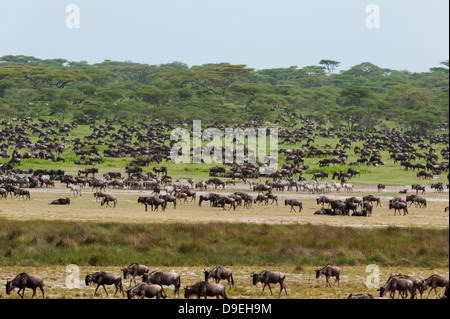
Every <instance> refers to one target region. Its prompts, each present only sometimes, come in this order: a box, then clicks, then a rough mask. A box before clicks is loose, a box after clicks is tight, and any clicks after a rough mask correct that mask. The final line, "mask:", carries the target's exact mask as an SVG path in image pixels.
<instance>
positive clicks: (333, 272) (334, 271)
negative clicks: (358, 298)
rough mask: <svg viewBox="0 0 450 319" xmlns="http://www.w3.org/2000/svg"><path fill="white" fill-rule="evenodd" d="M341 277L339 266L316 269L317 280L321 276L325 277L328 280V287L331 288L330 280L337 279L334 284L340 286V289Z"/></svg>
mask: <svg viewBox="0 0 450 319" xmlns="http://www.w3.org/2000/svg"><path fill="white" fill-rule="evenodd" d="M340 275H341V270H340V269H339V267H337V266H331V265H326V266H325V267H323V268H318V269H316V278H317V279H318V278H320V277H321V276H325V277H326V279H327V282H326V287H328V286H330V287H331V284H330V278H331V277H336V279H335V281H334V284H336V282H337V284H338V287H339V276H340Z"/></svg>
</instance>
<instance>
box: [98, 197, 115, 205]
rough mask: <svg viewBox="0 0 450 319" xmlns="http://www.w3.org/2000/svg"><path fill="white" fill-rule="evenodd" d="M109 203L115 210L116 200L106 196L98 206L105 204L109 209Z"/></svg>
mask: <svg viewBox="0 0 450 319" xmlns="http://www.w3.org/2000/svg"><path fill="white" fill-rule="evenodd" d="M110 202H112V203H114V208H116V206H117V198H116V197H114V196H111V195H106V196H105V197H103V200H102V203H101V204H100V205H101V206H103V205H105V204H106V206H107V207H111V205H109V203H110Z"/></svg>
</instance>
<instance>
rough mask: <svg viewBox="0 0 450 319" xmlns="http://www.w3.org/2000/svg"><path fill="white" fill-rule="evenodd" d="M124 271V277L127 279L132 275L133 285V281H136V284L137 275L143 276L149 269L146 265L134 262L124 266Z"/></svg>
mask: <svg viewBox="0 0 450 319" xmlns="http://www.w3.org/2000/svg"><path fill="white" fill-rule="evenodd" d="M122 271H123V279H127V278H128V276H131V280H130V286H131V282H132V281H134V283H135V284H136V276H143V275H144V274H148V271H149V269H148V267H147V266H145V265H140V264H137V263H133V264H131V265H129V266H128V267H124V268H122Z"/></svg>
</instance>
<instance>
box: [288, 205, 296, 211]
mask: <svg viewBox="0 0 450 319" xmlns="http://www.w3.org/2000/svg"><path fill="white" fill-rule="evenodd" d="M292 210H293V211H294V212H297V211H296V210H295V208H294V206H291V210H290V211H289V212H292Z"/></svg>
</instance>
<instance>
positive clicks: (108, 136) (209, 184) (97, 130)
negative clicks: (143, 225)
mask: <svg viewBox="0 0 450 319" xmlns="http://www.w3.org/2000/svg"><path fill="white" fill-rule="evenodd" d="M289 118H290V119H293V118H294V119H295V120H296V123H301V124H302V127H301V128H292V125H289V128H281V127H280V128H279V132H278V135H279V141H280V143H281V144H284V145H292V146H293V147H292V148H281V149H280V150H279V155H280V157H282V158H285V162H284V163H283V164H282V166H281V168H280V169H278V170H277V171H276V172H275V173H272V174H270V175H266V176H261V175H260V174H259V168H260V167H262V166H265V165H267V164H264V163H247V162H245V163H233V164H224V165H223V166H216V167H212V168H210V170H209V178H208V179H207V180H202V181H199V182H195V181H194V179H193V178H189V177H187V178H179V179H176V180H174V179H172V177H171V176H169V174H168V169H167V166H164V161H166V162H167V161H169V160H170V150H171V146H172V145H173V143H174V142H173V141H170V133H168V132H170V131H171V130H172V129H174V128H176V127H177V125H183V126H184V127H186V125H184V123H172V124H163V123H158V122H156V123H152V124H151V125H150V124H146V123H143V122H140V123H138V125H136V126H128V125H127V124H125V123H124V122H122V121H120V120H117V119H116V120H106V121H105V123H104V124H99V125H97V124H95V123H92V124H91V126H90V128H91V134H90V135H86V136H84V138H73V139H69V136H70V133H71V131H73V130H74V129H76V128H77V125H76V124H64V125H63V124H61V123H59V122H58V121H54V120H43V119H39V120H38V121H37V122H34V121H33V120H32V119H31V118H25V119H23V120H20V121H16V122H15V123H11V122H7V121H3V122H2V123H0V159H1V158H3V159H7V161H6V163H4V164H3V165H0V199H8V198H9V197H13V196H15V197H16V198H19V199H20V198H21V199H23V200H31V199H32V198H31V197H32V196H31V194H32V189H35V188H54V187H55V186H56V183H57V182H59V183H61V184H62V185H65V187H67V189H68V192H70V193H69V196H68V197H67V198H59V199H55V200H53V201H51V202H50V203H49V204H51V205H70V204H71V199H70V197H72V196H73V197H76V196H82V193H83V192H84V190H85V189H89V190H90V192H92V193H93V194H94V197H95V199H96V200H99V201H100V204H101V206H104V205H105V206H113V207H116V206H117V204H118V198H117V197H116V196H113V195H111V194H108V192H107V190H108V189H111V190H112V189H129V190H139V191H149V192H151V196H141V197H139V198H138V199H137V202H138V203H140V204H142V205H144V206H145V211H147V210H148V208H149V207H150V209H151V211H159V209H160V208H161V210H162V211H164V210H166V208H167V206H168V204H173V208H176V207H177V202H178V203H179V202H185V203H186V202H188V201H189V202H197V199H198V206H202V204H203V203H204V202H208V203H209V206H211V207H218V208H222V209H223V210H226V209H227V208H228V210H231V208H233V210H236V209H237V208H243V209H250V208H251V207H252V205H274V204H275V205H278V196H277V195H276V194H275V192H276V191H287V192H289V191H292V192H304V193H307V194H317V198H316V200H317V205H319V207H318V210H317V211H316V212H315V215H333V216H338V215H344V216H350V215H351V216H364V217H370V216H371V215H372V213H373V210H374V207H378V206H379V205H381V201H380V197H379V196H376V195H368V196H364V197H363V198H357V197H353V196H352V197H348V198H346V199H345V200H340V199H333V198H332V197H330V196H328V194H330V193H339V192H341V193H342V192H343V193H345V192H348V193H351V192H353V189H354V185H353V184H352V183H351V180H352V179H354V178H358V177H359V176H360V174H361V172H360V170H358V169H357V168H358V167H363V165H372V166H382V165H385V164H386V163H385V162H384V159H383V158H382V156H381V154H380V150H381V149H384V150H386V149H387V150H388V151H389V154H390V158H391V159H393V161H394V163H395V164H398V165H399V169H404V170H413V171H415V170H417V179H418V180H419V181H420V180H421V179H430V180H432V179H433V178H434V177H435V176H437V175H442V174H447V175H446V179H447V181H448V176H449V175H448V170H449V166H448V159H449V148H448V146H445V147H443V148H442V150H441V151H440V153H439V154H438V153H437V152H436V148H435V145H436V144H445V145H448V143H449V135H448V134H441V135H433V136H427V137H424V136H412V135H409V134H407V133H404V132H401V131H399V130H397V129H392V130H384V131H380V130H377V129H375V131H374V132H373V133H359V134H356V133H341V132H338V131H336V130H335V129H333V128H327V127H324V126H315V125H314V124H313V122H312V121H310V120H309V119H308V118H307V117H305V116H303V115H297V114H295V113H293V114H289ZM285 124H288V123H285ZM118 125H120V128H119V129H117V128H116V126H118ZM216 127H217V128H219V129H220V128H225V126H224V125H221V124H220V123H216ZM443 127H445V128H447V127H448V124H447V123H443ZM235 128H239V126H238V125H236V126H235ZM241 128H243V127H241ZM31 136H35V137H38V140H36V141H34V142H32V138H31ZM316 138H334V139H336V140H337V141H338V143H337V144H336V145H335V146H334V149H333V146H332V145H330V144H325V145H324V146H323V148H322V149H319V148H318V147H316V146H314V145H313V144H314V142H315V139H316ZM426 141H428V143H426ZM356 142H363V147H360V146H355V147H353V155H358V158H357V160H356V161H354V162H348V156H349V153H347V150H351V149H352V143H356ZM413 144H416V145H417V146H413ZM294 145H302V146H301V147H300V148H295V147H294ZM99 146H102V147H101V148H102V149H103V151H99V150H98V149H99V148H100V147H99ZM193 151H194V150H193V149H191V152H193ZM222 151H223V152H225V151H226V149H225V147H223V148H222ZM70 152H71V154H75V155H76V156H77V157H79V159H78V158H77V160H75V161H74V162H73V165H81V166H84V167H83V168H80V169H79V170H78V174H75V175H70V174H66V173H65V171H64V170H53V169H50V170H48V169H36V170H33V169H22V160H25V159H41V160H48V161H51V162H65V158H64V154H68V153H70ZM245 154H247V148H245ZM105 158H132V160H130V163H129V165H127V166H126V167H125V174H124V175H122V174H121V173H118V172H106V173H104V174H101V175H100V176H99V169H98V166H99V165H100V166H101V164H102V163H103V162H104V159H105ZM305 158H317V159H318V163H317V164H318V167H319V168H322V167H330V166H332V167H336V166H342V165H346V166H350V167H352V168H349V169H348V170H346V171H342V170H340V169H336V170H335V171H334V173H333V174H330V175H329V174H327V173H325V172H322V171H319V172H316V173H314V174H313V176H312V179H308V180H307V179H306V178H305V176H304V174H303V173H304V171H306V170H308V169H309V168H310V167H309V166H308V165H304V160H305ZM417 160H422V162H423V160H425V161H426V163H425V164H424V163H419V162H416V161H417ZM149 165H152V166H154V167H153V168H152V170H151V171H149V172H144V169H145V168H146V167H148V166H149ZM69 166H70V165H69ZM262 177H264V178H265V182H262ZM327 179H328V180H327ZM237 182H240V183H241V184H245V187H248V190H249V191H250V192H253V194H249V193H247V192H243V191H234V192H233V193H232V194H227V195H226V194H224V193H221V192H217V191H216V190H221V189H234V188H235V187H236V183H237ZM385 187H386V186H385V185H383V184H379V185H377V189H378V192H382V191H383V190H384V189H385ZM427 187H430V188H431V189H434V191H435V192H444V190H445V188H447V189H448V183H446V184H444V183H442V182H436V183H433V184H431V185H429V183H428V184H426V185H422V184H420V183H418V184H414V185H411V189H405V190H403V191H400V193H403V194H407V193H408V191H410V190H411V191H412V192H415V194H410V195H406V198H404V197H401V196H400V195H399V196H396V197H395V198H393V199H391V200H390V201H389V209H392V210H394V215H396V214H397V212H399V214H401V213H403V215H406V214H408V207H410V206H411V205H413V204H414V205H415V206H416V207H418V208H426V207H427V201H426V198H424V197H423V194H424V193H425V191H426V188H427ZM30 190H31V191H30ZM212 190H213V191H212ZM419 193H420V194H419ZM408 204H409V206H408ZM284 205H285V206H287V207H289V208H290V211H294V212H301V211H302V209H303V205H302V202H301V201H298V200H295V199H285V200H284ZM446 211H448V207H447V208H446ZM122 270H123V278H128V277H129V276H131V278H132V279H131V280H132V281H133V280H134V282H135V283H136V281H135V278H136V276H143V282H142V283H140V284H138V285H136V286H135V287H134V288H131V281H130V287H129V288H130V289H129V290H128V291H127V292H126V294H127V296H128V298H134V297H141V298H144V297H148V298H152V297H156V298H165V297H167V295H166V293H165V291H164V289H163V288H162V287H163V286H170V285H174V286H175V294H178V295H179V291H180V287H181V283H180V282H181V281H180V276H179V275H177V274H174V273H166V272H163V271H160V270H158V271H154V272H150V271H149V269H148V267H146V266H143V265H139V264H132V265H130V266H129V267H125V268H123V269H122ZM339 274H340V270H339V268H338V267H335V266H331V265H327V266H325V267H324V268H322V269H318V270H317V278H319V277H320V276H322V275H324V276H325V277H326V279H327V286H328V285H329V279H330V277H335V278H336V282H337V283H338V284H339ZM208 278H212V279H215V282H216V283H209V282H208ZM252 278H253V284H255V285H256V284H257V283H262V284H263V285H264V287H263V290H262V293H263V292H264V289H265V287H266V286H268V287H269V290H270V292H271V293H272V288H271V286H270V284H279V285H280V292H279V295H278V297H280V295H281V294H282V292H283V291H284V292H285V294H287V289H286V285H285V284H284V280H285V278H286V276H285V275H284V274H282V273H280V272H273V271H269V270H266V271H263V272H261V273H253V274H252ZM220 280H227V281H228V285H229V286H232V285H234V280H233V277H232V271H231V270H230V269H225V268H221V267H217V268H215V269H213V270H211V271H206V270H205V281H203V282H199V283H197V284H195V285H192V286H185V287H184V290H185V297H186V298H201V297H205V298H206V297H217V298H219V296H220V297H222V298H227V294H226V288H225V287H224V286H222V285H220V284H219V281H220ZM91 283H95V284H96V285H97V288H96V290H95V293H97V289H98V288H99V287H100V286H102V287H103V288H104V289H105V292H106V288H105V285H115V288H116V291H115V294H117V293H118V292H120V293H122V294H123V295H125V292H124V290H123V287H122V277H121V276H118V275H116V274H108V273H104V272H97V273H94V274H88V275H87V276H86V285H89V284H91ZM448 285H449V284H448V278H446V277H443V276H439V275H432V276H430V277H429V278H427V279H416V278H413V277H411V276H405V275H392V276H391V277H390V278H389V279H388V281H387V282H386V284H385V285H384V286H383V287H381V288H380V297H385V296H390V297H393V296H394V295H395V292H396V291H399V292H400V296H401V297H402V298H406V297H407V296H410V297H411V298H414V297H416V296H418V295H420V296H422V294H423V292H424V291H425V290H427V289H431V290H430V292H431V291H432V290H434V291H435V293H436V297H437V292H436V288H437V287H445V288H446V291H445V294H444V296H443V298H446V297H447V296H448ZM43 287H44V283H43V280H42V278H40V277H38V276H35V275H31V274H26V273H23V274H20V275H18V276H17V277H16V278H14V279H13V280H11V281H7V284H6V292H7V293H8V294H9V293H10V292H11V291H12V290H13V289H15V288H19V291H18V293H19V295H20V296H21V297H22V298H23V294H24V290H25V288H31V289H32V290H33V296H34V295H35V293H36V289H37V288H40V290H41V291H42V295H43V296H44V288H43ZM21 292H22V293H21ZM106 293H107V292H106ZM349 298H376V297H374V296H371V295H350V296H349Z"/></svg>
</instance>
